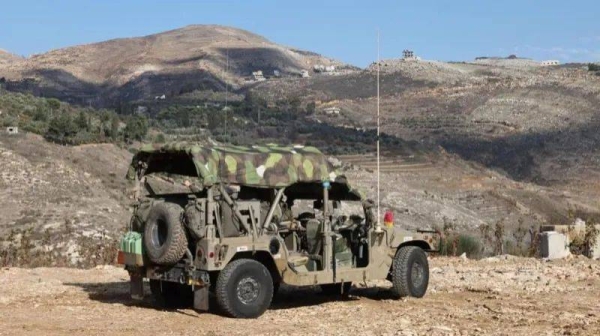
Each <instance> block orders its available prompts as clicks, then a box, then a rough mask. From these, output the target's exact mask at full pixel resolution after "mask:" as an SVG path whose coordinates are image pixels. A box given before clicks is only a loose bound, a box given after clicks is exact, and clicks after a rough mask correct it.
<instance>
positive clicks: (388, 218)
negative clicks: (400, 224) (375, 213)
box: [383, 210, 394, 227]
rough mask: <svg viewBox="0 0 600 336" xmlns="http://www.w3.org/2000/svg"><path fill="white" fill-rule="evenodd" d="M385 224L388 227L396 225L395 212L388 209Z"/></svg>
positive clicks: (384, 219) (384, 218) (384, 216)
mask: <svg viewBox="0 0 600 336" xmlns="http://www.w3.org/2000/svg"><path fill="white" fill-rule="evenodd" d="M383 224H385V226H388V227H391V226H394V213H393V212H391V211H390V210H388V211H386V212H385V214H384V215H383Z"/></svg>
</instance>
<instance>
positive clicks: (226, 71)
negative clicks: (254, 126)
mask: <svg viewBox="0 0 600 336" xmlns="http://www.w3.org/2000/svg"><path fill="white" fill-rule="evenodd" d="M230 39H231V33H230V32H228V33H227V48H225V55H226V63H225V109H224V110H225V111H224V112H225V141H227V140H229V130H228V129H227V111H228V106H227V103H228V98H229V85H227V75H228V74H229V40H230Z"/></svg>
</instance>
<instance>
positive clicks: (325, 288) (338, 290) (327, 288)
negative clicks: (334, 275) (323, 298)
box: [321, 282, 352, 297]
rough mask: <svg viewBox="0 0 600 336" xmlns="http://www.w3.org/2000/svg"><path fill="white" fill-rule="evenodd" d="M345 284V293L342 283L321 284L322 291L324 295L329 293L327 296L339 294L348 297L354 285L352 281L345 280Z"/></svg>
mask: <svg viewBox="0 0 600 336" xmlns="http://www.w3.org/2000/svg"><path fill="white" fill-rule="evenodd" d="M343 286H344V288H343V289H344V292H343V293H342V284H341V283H336V284H326V285H321V292H322V293H323V295H327V296H338V295H339V296H344V297H346V296H348V294H349V293H350V288H351V287H352V282H344V283H343Z"/></svg>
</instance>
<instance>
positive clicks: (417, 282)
mask: <svg viewBox="0 0 600 336" xmlns="http://www.w3.org/2000/svg"><path fill="white" fill-rule="evenodd" d="M424 279H425V268H424V267H423V265H421V263H419V262H414V263H413V265H412V267H411V271H410V281H411V283H412V285H413V287H414V288H419V287H421V285H423V281H424Z"/></svg>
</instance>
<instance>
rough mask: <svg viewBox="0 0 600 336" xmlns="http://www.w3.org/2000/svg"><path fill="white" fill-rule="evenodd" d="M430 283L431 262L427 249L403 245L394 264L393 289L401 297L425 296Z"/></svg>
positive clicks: (395, 257)
mask: <svg viewBox="0 0 600 336" xmlns="http://www.w3.org/2000/svg"><path fill="white" fill-rule="evenodd" d="M428 285H429V263H428V262H427V255H426V254H425V251H423V249H421V248H420V247H416V246H404V247H401V248H400V249H399V250H398V252H396V255H395V256H394V260H393V264H392V290H393V291H394V294H396V295H397V296H399V297H405V296H412V297H416V298H420V297H423V295H425V292H427V286H428Z"/></svg>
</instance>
